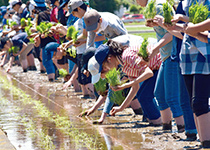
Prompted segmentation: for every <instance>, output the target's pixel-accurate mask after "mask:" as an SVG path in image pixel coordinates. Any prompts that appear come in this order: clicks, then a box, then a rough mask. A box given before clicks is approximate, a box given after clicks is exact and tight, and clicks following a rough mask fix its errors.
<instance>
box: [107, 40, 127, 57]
mask: <svg viewBox="0 0 210 150" xmlns="http://www.w3.org/2000/svg"><path fill="white" fill-rule="evenodd" d="M107 45H108V46H109V53H110V54H111V55H114V56H119V55H122V53H123V50H124V49H122V48H121V46H120V43H118V42H115V41H113V40H108V42H107Z"/></svg>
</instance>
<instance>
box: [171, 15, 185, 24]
mask: <svg viewBox="0 0 210 150" xmlns="http://www.w3.org/2000/svg"><path fill="white" fill-rule="evenodd" d="M182 17H183V15H182V14H176V15H174V16H173V19H172V20H171V22H175V23H177V22H179V21H181V19H182Z"/></svg>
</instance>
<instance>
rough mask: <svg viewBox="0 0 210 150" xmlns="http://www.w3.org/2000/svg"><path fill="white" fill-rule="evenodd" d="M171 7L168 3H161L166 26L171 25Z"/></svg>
mask: <svg viewBox="0 0 210 150" xmlns="http://www.w3.org/2000/svg"><path fill="white" fill-rule="evenodd" d="M171 14H172V7H171V5H170V4H169V3H168V2H165V3H163V17H164V23H165V24H166V25H172V22H171V19H172V15H171Z"/></svg>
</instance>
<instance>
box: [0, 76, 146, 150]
mask: <svg viewBox="0 0 210 150" xmlns="http://www.w3.org/2000/svg"><path fill="white" fill-rule="evenodd" d="M4 76H5V75H4ZM7 78H8V79H9V80H10V81H11V82H12V83H13V85H15V86H16V87H18V88H20V89H22V90H23V91H25V92H26V93H27V94H29V95H31V97H32V98H33V99H36V100H39V101H41V102H42V103H43V104H44V106H46V107H47V108H48V109H49V110H50V111H51V112H53V113H54V114H60V115H61V116H62V113H63V112H64V110H65V112H67V115H68V117H69V119H70V121H72V122H73V124H74V126H75V128H76V129H78V130H81V131H84V132H86V133H88V134H89V135H90V136H91V135H94V136H96V137H98V138H99V139H98V140H97V143H98V144H100V145H102V146H101V147H100V149H110V150H111V149H117V150H121V149H126V150H127V149H140V147H141V146H142V141H145V137H144V136H143V134H141V132H136V129H135V128H130V129H129V130H127V129H126V124H129V123H133V122H132V121H131V122H128V120H124V119H121V120H120V119H119V120H113V119H112V118H113V117H107V119H106V121H105V123H104V125H101V126H97V125H96V126H93V125H92V124H91V120H93V119H98V118H99V117H100V114H101V112H102V111H101V110H100V111H97V112H96V113H94V114H93V115H91V117H88V118H83V119H81V118H78V117H77V116H78V114H79V113H80V112H81V111H82V110H83V109H84V104H83V102H82V101H81V100H80V99H79V98H78V96H79V95H81V93H75V92H73V91H72V90H68V91H62V90H61V87H59V84H61V83H48V82H45V83H44V84H43V82H40V81H37V80H36V79H35V80H31V81H29V80H26V78H25V76H24V75H16V76H14V78H13V77H12V76H10V77H9V76H7ZM31 78H33V77H31ZM0 94H1V95H0V96H1V97H3V98H5V99H6V100H3V102H1V105H0V125H1V127H2V129H3V130H4V131H5V132H7V135H8V138H9V139H10V141H11V143H12V144H13V145H14V146H15V147H16V149H17V150H38V149H40V147H39V146H38V145H39V144H38V143H37V141H38V140H39V137H35V138H34V137H31V136H30V135H29V133H28V132H29V131H28V129H26V127H25V126H24V125H23V123H21V122H20V119H18V117H20V116H24V115H27V116H30V118H32V120H33V123H34V125H35V126H36V127H37V128H39V129H42V130H44V131H46V132H47V134H48V135H49V136H50V137H52V141H53V144H54V145H55V149H65V150H69V149H77V148H75V144H74V141H72V140H71V138H69V137H68V136H65V135H64V134H62V133H61V132H60V131H59V129H57V128H56V126H55V125H54V124H53V123H51V122H49V121H48V120H45V119H44V118H40V116H38V115H37V114H36V113H35V112H34V110H33V109H31V106H30V105H23V104H22V103H21V102H19V99H18V97H17V96H13V95H12V94H11V93H10V92H8V90H6V91H5V90H4V88H2V87H1V86H0ZM85 101H86V103H87V101H89V102H90V103H93V101H94V100H93V99H89V100H85ZM87 107H89V106H87ZM17 109H18V111H16V110H17ZM19 109H20V110H19ZM129 117H130V116H129ZM121 124H125V127H119V128H118V127H116V126H117V125H121ZM124 129H126V130H124ZM80 149H88V148H84V147H83V148H80Z"/></svg>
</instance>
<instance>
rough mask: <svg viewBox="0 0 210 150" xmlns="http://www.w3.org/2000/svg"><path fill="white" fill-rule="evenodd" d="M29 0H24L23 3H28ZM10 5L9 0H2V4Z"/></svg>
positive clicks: (0, 3) (0, 0)
mask: <svg viewBox="0 0 210 150" xmlns="http://www.w3.org/2000/svg"><path fill="white" fill-rule="evenodd" d="M27 1H29V0H22V2H23V3H26V2H27ZM8 5H9V1H5V0H0V6H8Z"/></svg>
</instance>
